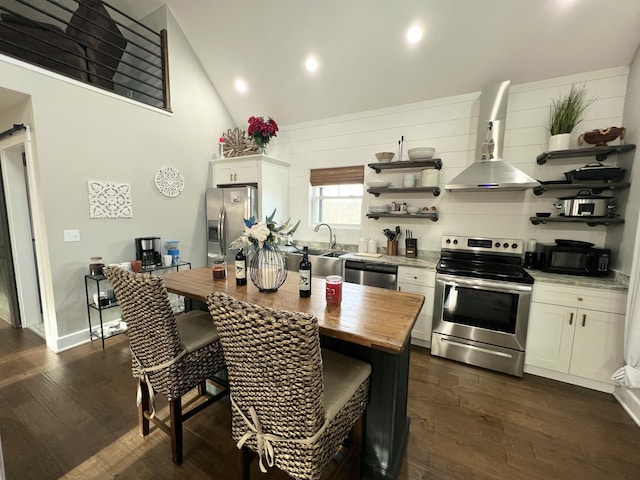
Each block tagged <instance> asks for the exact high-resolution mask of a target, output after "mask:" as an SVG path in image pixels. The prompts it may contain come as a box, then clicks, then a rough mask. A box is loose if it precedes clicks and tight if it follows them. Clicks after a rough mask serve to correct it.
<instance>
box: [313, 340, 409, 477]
mask: <svg viewBox="0 0 640 480" xmlns="http://www.w3.org/2000/svg"><path fill="white" fill-rule="evenodd" d="M321 344H322V346H323V348H328V349H330V350H334V351H336V352H339V353H342V354H343V355H347V356H349V357H353V358H357V359H359V360H362V361H365V362H368V363H369V364H371V377H370V385H369V404H368V405H367V410H366V412H365V420H364V430H363V445H364V449H363V451H362V462H361V464H360V474H361V477H362V478H363V479H367V480H392V479H396V478H398V472H399V471H400V467H401V465H402V457H403V455H404V449H405V446H406V443H407V437H408V434H409V417H407V396H408V386H409V385H408V379H409V354H410V351H411V348H410V347H409V345H407V346H406V347H405V348H404V350H403V352H402V353H400V354H396V355H394V354H391V353H386V352H383V351H380V350H374V349H371V348H366V347H362V346H360V345H354V344H352V343H349V342H345V341H342V340H338V339H335V338H329V337H324V336H321Z"/></svg>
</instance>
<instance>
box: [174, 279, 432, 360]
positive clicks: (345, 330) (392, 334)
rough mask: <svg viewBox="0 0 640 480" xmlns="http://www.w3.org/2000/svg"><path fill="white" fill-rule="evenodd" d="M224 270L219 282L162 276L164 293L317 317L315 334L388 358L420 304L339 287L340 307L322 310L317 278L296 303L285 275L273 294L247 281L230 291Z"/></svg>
mask: <svg viewBox="0 0 640 480" xmlns="http://www.w3.org/2000/svg"><path fill="white" fill-rule="evenodd" d="M228 270H229V274H228V276H227V278H226V279H222V280H213V275H212V273H211V268H210V267H200V268H194V269H193V270H184V271H180V272H171V273H167V274H165V275H164V283H165V286H166V287H167V290H169V291H170V292H173V293H177V294H179V295H183V296H185V297H187V298H191V299H194V300H199V301H201V302H204V301H205V300H206V298H207V296H208V295H209V294H210V293H212V292H215V291H217V292H223V293H226V294H228V295H230V296H232V297H234V298H236V299H238V300H243V301H246V302H249V303H253V304H256V305H261V306H263V307H269V308H274V309H278V310H288V311H294V312H304V313H310V314H313V315H315V316H316V317H318V322H319V326H320V334H321V335H324V336H327V337H332V338H336V339H339V340H344V341H346V342H350V343H354V344H357V345H362V346H365V347H369V348H373V349H375V350H381V351H384V352H387V353H392V354H399V353H401V352H402V351H403V350H404V349H405V347H406V346H407V345H408V343H409V339H410V337H411V329H412V328H413V325H414V323H415V321H416V318H417V316H418V313H419V312H420V309H421V308H422V304H423V303H424V297H423V296H422V295H418V294H415V293H408V292H397V291H394V290H387V289H383V288H376V287H368V286H364V285H357V284H353V283H344V284H343V291H342V305H340V306H335V307H334V306H328V305H327V302H326V300H325V280H324V279H323V278H316V277H313V278H312V289H311V290H312V295H311V297H309V298H300V294H299V288H298V279H299V277H298V274H297V273H295V272H289V274H288V276H287V280H286V282H285V283H284V285H283V286H282V287H280V288H279V289H278V291H277V292H273V293H261V292H260V291H259V290H258V289H257V288H256V287H255V285H253V283H251V280H248V281H247V285H246V286H241V287H238V286H236V280H235V274H234V271H233V269H232V268H230V269H228Z"/></svg>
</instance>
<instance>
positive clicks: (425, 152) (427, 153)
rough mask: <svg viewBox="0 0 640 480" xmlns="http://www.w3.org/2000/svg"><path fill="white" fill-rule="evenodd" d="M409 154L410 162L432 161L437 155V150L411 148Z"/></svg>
mask: <svg viewBox="0 0 640 480" xmlns="http://www.w3.org/2000/svg"><path fill="white" fill-rule="evenodd" d="M407 153H408V154H409V160H430V159H432V158H433V155H434V154H435V153H436V149H435V148H433V147H420V148H410V149H409V151H408V152H407Z"/></svg>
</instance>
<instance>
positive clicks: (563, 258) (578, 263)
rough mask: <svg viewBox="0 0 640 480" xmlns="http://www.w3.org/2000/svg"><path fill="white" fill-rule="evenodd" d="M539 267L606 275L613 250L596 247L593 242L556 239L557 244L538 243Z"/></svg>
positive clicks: (575, 272)
mask: <svg viewBox="0 0 640 480" xmlns="http://www.w3.org/2000/svg"><path fill="white" fill-rule="evenodd" d="M537 252H538V267H539V268H540V270H542V271H543V272H550V273H564V274H568V275H584V276H588V277H606V276H608V275H609V265H610V264H611V250H610V249H608V248H594V247H593V243H589V242H580V241H578V240H562V239H556V244H555V245H545V244H538V245H537Z"/></svg>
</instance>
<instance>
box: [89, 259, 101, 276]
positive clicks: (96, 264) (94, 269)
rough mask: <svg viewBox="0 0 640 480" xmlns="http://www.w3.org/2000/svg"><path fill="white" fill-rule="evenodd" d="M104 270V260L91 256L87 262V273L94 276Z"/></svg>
mask: <svg viewBox="0 0 640 480" xmlns="http://www.w3.org/2000/svg"><path fill="white" fill-rule="evenodd" d="M103 270H104V262H103V261H102V257H91V261H90V262H89V274H90V275H93V276H94V277H95V276H98V275H102V274H103Z"/></svg>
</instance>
